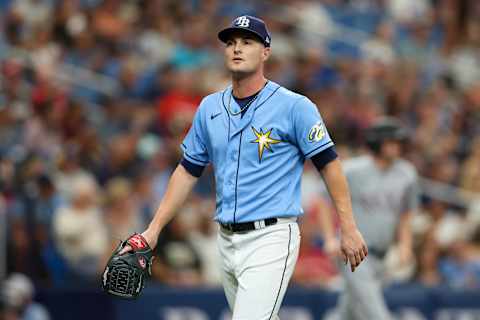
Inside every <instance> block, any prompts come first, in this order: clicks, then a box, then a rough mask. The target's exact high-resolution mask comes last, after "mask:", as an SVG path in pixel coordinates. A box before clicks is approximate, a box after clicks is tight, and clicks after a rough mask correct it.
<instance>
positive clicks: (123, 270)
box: [102, 234, 153, 299]
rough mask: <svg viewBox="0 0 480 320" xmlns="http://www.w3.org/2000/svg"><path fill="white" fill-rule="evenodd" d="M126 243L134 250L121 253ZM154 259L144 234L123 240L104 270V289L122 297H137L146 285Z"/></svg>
mask: <svg viewBox="0 0 480 320" xmlns="http://www.w3.org/2000/svg"><path fill="white" fill-rule="evenodd" d="M126 245H129V246H130V247H132V250H130V251H128V252H127V253H124V254H122V255H119V252H120V251H121V250H122V249H123V248H124V247H125V246H126ZM152 260H153V251H152V249H151V248H150V246H149V245H148V243H147V241H146V240H145V238H144V237H143V236H142V235H140V234H134V235H132V236H131V237H130V238H128V239H127V240H125V241H122V242H121V243H120V244H119V245H118V247H117V248H116V249H115V251H114V252H113V254H112V256H111V257H110V260H108V263H107V266H106V267H105V271H104V272H103V276H102V287H103V290H105V292H107V293H109V294H112V295H115V296H119V297H122V298H127V299H135V298H137V297H138V296H139V295H140V292H141V291H142V289H143V287H144V286H145V280H146V278H147V277H148V276H150V275H151V267H152Z"/></svg>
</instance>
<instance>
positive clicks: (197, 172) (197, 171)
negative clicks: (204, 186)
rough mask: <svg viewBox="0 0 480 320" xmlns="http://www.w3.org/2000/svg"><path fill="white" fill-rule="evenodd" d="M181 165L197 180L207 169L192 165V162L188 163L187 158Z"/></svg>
mask: <svg viewBox="0 0 480 320" xmlns="http://www.w3.org/2000/svg"><path fill="white" fill-rule="evenodd" d="M180 163H181V165H182V166H183V167H184V168H185V170H187V171H188V173H190V174H191V175H192V176H194V177H196V178H200V176H201V175H202V173H203V170H204V169H205V167H204V166H199V165H197V164H195V163H192V162H190V161H188V160H187V159H185V158H183V159H182V161H181V162H180Z"/></svg>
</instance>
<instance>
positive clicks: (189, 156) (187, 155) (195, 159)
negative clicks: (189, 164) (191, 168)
mask: <svg viewBox="0 0 480 320" xmlns="http://www.w3.org/2000/svg"><path fill="white" fill-rule="evenodd" d="M183 154H184V156H186V157H187V158H190V159H192V160H193V161H197V162H200V163H202V164H205V165H207V164H208V161H203V160H200V159H197V158H194V157H192V156H191V155H189V154H188V153H187V152H184V153H183Z"/></svg>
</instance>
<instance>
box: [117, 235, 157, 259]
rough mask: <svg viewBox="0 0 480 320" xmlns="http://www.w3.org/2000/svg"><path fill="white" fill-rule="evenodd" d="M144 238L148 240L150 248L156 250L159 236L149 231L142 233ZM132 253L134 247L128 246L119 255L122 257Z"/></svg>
mask: <svg viewBox="0 0 480 320" xmlns="http://www.w3.org/2000/svg"><path fill="white" fill-rule="evenodd" d="M142 236H143V237H144V238H145V240H147V243H148V245H149V246H150V248H151V249H152V250H154V249H155V247H156V246H157V239H158V236H156V235H155V234H154V233H152V232H150V231H148V229H147V230H145V231H144V232H143V233H142ZM130 251H132V247H131V246H130V245H126V246H125V247H124V248H123V249H122V250H121V251H120V252H119V253H118V254H119V255H122V254H125V253H127V252H130Z"/></svg>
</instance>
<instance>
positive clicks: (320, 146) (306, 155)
mask: <svg viewBox="0 0 480 320" xmlns="http://www.w3.org/2000/svg"><path fill="white" fill-rule="evenodd" d="M329 143H331V144H333V141H328V142H325V143H324V144H322V145H319V146H318V147H316V148H315V149H313V150H311V151H309V152H308V153H306V154H305V155H304V157H305V158H307V157H308V156H309V155H311V154H312V153H314V152H315V151H317V150H318V149H320V148H323V147H324V146H326V145H327V144H329Z"/></svg>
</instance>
